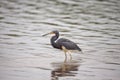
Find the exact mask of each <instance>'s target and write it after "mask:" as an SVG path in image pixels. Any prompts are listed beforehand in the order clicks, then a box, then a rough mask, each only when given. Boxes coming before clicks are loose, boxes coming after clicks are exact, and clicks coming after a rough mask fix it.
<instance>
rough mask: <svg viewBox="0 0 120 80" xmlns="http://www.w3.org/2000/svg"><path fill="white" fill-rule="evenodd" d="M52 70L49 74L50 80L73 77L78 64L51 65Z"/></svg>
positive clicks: (60, 63)
mask: <svg viewBox="0 0 120 80" xmlns="http://www.w3.org/2000/svg"><path fill="white" fill-rule="evenodd" d="M52 66H53V68H54V69H53V70H52V72H51V77H52V79H51V80H58V79H59V77H64V76H75V75H76V74H77V71H78V67H79V66H80V63H78V62H59V63H52Z"/></svg>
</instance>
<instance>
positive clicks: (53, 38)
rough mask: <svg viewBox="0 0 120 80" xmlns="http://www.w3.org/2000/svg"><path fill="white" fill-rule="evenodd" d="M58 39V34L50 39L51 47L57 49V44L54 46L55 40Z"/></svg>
mask: <svg viewBox="0 0 120 80" xmlns="http://www.w3.org/2000/svg"><path fill="white" fill-rule="evenodd" d="M58 37H59V34H56V35H55V36H53V37H52V38H51V45H52V46H53V47H54V48H57V44H56V42H55V41H56V40H57V39H58Z"/></svg>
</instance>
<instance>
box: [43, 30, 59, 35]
mask: <svg viewBox="0 0 120 80" xmlns="http://www.w3.org/2000/svg"><path fill="white" fill-rule="evenodd" d="M49 34H54V35H57V34H59V32H58V31H57V30H54V31H51V32H49V33H46V34H44V35H42V36H47V35H49Z"/></svg>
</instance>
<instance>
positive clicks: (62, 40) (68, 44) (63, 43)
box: [57, 38, 81, 51]
mask: <svg viewBox="0 0 120 80" xmlns="http://www.w3.org/2000/svg"><path fill="white" fill-rule="evenodd" d="M57 44H58V45H60V46H64V47H65V48H66V49H69V50H79V51H81V49H80V48H79V47H78V46H77V45H76V44H75V43H74V42H72V41H70V40H68V39H65V38H60V39H59V40H58V41H57Z"/></svg>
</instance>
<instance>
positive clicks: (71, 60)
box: [68, 51, 72, 61]
mask: <svg viewBox="0 0 120 80" xmlns="http://www.w3.org/2000/svg"><path fill="white" fill-rule="evenodd" d="M68 52H69V55H70V61H72V55H71V52H70V51H68Z"/></svg>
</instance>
